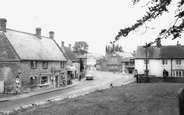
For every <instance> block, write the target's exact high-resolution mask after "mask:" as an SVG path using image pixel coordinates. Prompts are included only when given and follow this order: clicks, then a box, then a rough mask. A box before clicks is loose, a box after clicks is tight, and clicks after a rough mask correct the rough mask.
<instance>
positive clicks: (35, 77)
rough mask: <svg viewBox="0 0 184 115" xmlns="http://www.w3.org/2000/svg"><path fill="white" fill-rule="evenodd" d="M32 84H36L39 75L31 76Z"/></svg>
mask: <svg viewBox="0 0 184 115" xmlns="http://www.w3.org/2000/svg"><path fill="white" fill-rule="evenodd" d="M29 78H30V85H36V79H37V76H30V77H29Z"/></svg>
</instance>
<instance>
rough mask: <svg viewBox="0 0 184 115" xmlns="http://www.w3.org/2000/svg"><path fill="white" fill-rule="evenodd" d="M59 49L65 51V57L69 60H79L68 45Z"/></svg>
mask: <svg viewBox="0 0 184 115" xmlns="http://www.w3.org/2000/svg"><path fill="white" fill-rule="evenodd" d="M61 49H62V51H63V53H65V55H66V57H67V59H69V60H71V61H79V60H78V59H77V58H76V56H75V54H74V53H73V52H72V50H71V49H70V48H69V47H66V46H64V47H61Z"/></svg>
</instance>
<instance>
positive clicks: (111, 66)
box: [107, 52, 134, 72]
mask: <svg viewBox="0 0 184 115" xmlns="http://www.w3.org/2000/svg"><path fill="white" fill-rule="evenodd" d="M124 58H134V56H133V55H132V53H129V52H113V53H111V54H109V55H107V69H108V70H109V71H117V72H122V70H123V68H122V67H124V68H125V66H124V65H122V64H124V63H125V62H123V63H122V59H124Z"/></svg>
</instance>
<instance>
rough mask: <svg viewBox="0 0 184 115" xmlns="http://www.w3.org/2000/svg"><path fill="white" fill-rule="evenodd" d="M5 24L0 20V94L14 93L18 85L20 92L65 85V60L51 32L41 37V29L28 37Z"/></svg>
mask: <svg viewBox="0 0 184 115" xmlns="http://www.w3.org/2000/svg"><path fill="white" fill-rule="evenodd" d="M6 23H7V20H6V19H4V18H1V19H0V81H1V82H0V83H1V84H0V85H1V86H3V87H4V88H1V89H0V90H1V91H0V92H1V93H3V92H13V91H14V90H15V88H16V85H17V83H18V85H20V86H21V87H20V91H22V92H24V91H25V90H30V89H31V90H34V89H35V90H38V89H42V88H43V87H60V86H61V85H65V84H64V83H65V81H66V68H65V66H66V62H67V59H66V57H65V56H64V54H63V53H62V51H61V49H60V47H59V45H58V44H57V43H56V41H55V40H54V32H53V31H50V32H49V37H44V36H41V28H36V33H35V34H31V33H27V32H22V31H17V30H12V29H8V28H6Z"/></svg>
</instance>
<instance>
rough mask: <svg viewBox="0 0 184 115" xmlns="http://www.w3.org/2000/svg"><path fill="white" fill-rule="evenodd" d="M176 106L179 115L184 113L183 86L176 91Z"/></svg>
mask: <svg viewBox="0 0 184 115" xmlns="http://www.w3.org/2000/svg"><path fill="white" fill-rule="evenodd" d="M178 108H179V115H184V88H181V89H180V90H179V91H178Z"/></svg>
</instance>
